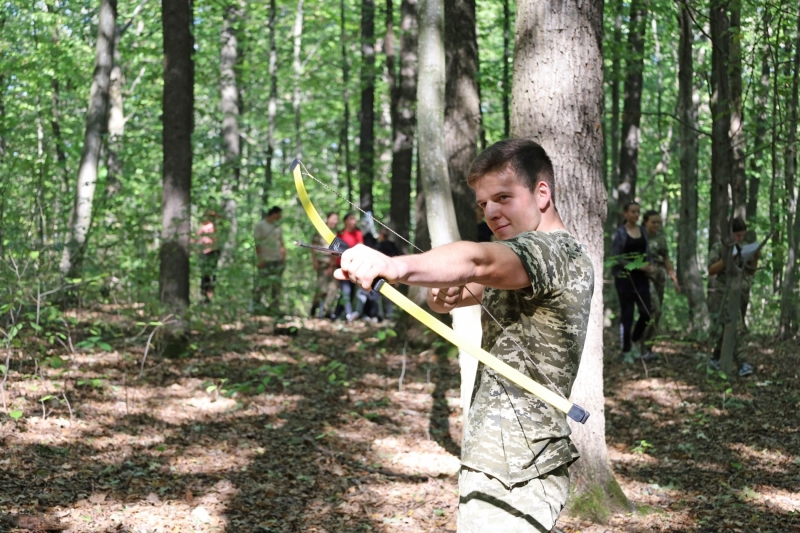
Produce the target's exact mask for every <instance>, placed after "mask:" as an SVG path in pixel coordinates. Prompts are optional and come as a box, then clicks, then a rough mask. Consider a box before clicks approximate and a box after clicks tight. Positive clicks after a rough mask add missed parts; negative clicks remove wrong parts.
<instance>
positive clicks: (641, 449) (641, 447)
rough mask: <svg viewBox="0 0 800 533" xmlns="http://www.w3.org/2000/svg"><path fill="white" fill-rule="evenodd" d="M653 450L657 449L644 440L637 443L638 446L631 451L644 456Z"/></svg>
mask: <svg viewBox="0 0 800 533" xmlns="http://www.w3.org/2000/svg"><path fill="white" fill-rule="evenodd" d="M651 449H655V447H654V446H653V445H652V444H650V443H649V442H647V441H646V440H644V439H642V440H640V441H638V442H637V443H636V445H635V446H634V447H633V448H632V449H631V451H632V452H633V453H638V454H644V453H647V450H651Z"/></svg>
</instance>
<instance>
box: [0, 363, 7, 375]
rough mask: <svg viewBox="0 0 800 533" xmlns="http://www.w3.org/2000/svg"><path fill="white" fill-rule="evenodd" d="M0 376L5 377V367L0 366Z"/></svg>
mask: <svg viewBox="0 0 800 533" xmlns="http://www.w3.org/2000/svg"><path fill="white" fill-rule="evenodd" d="M0 374H3V375H4V376H5V375H6V365H0Z"/></svg>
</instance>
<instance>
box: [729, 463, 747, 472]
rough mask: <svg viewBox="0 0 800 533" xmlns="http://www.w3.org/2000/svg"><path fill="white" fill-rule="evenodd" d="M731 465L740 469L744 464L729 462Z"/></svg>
mask: <svg viewBox="0 0 800 533" xmlns="http://www.w3.org/2000/svg"><path fill="white" fill-rule="evenodd" d="M731 466H732V467H734V468H735V469H736V470H741V469H742V468H744V465H743V464H742V463H731Z"/></svg>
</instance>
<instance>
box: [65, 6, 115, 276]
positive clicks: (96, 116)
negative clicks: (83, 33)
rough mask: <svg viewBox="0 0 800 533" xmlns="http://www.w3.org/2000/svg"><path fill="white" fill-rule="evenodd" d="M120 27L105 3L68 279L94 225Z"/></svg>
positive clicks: (79, 265)
mask: <svg viewBox="0 0 800 533" xmlns="http://www.w3.org/2000/svg"><path fill="white" fill-rule="evenodd" d="M116 25H117V0H101V2H100V23H99V25H98V28H97V52H96V55H95V63H94V76H93V78H92V87H91V90H90V92H89V109H88V111H87V113H86V130H85V133H84V137H83V150H82V151H81V161H80V165H79V167H78V183H77V186H76V188H75V203H74V204H73V206H72V215H71V216H70V224H69V237H68V240H67V246H65V247H64V252H63V254H62V256H61V266H60V270H61V274H62V275H63V276H65V277H67V278H80V277H81V270H82V266H83V255H84V253H85V251H86V240H87V235H88V233H89V228H90V227H91V225H92V205H93V203H94V191H95V188H96V187H97V168H98V165H99V163H100V150H101V148H102V145H103V134H104V133H105V132H106V128H107V126H108V101H109V87H110V81H111V68H112V66H113V58H114V32H115V30H116Z"/></svg>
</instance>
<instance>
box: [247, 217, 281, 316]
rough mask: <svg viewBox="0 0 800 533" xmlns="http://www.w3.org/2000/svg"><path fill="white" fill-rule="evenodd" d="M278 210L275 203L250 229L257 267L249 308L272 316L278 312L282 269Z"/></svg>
mask: <svg viewBox="0 0 800 533" xmlns="http://www.w3.org/2000/svg"><path fill="white" fill-rule="evenodd" d="M282 211H283V210H282V209H281V208H280V207H277V206H274V207H272V208H270V210H269V211H267V214H266V215H265V216H264V218H262V219H261V220H259V221H258V223H257V224H256V227H255V230H254V231H253V239H254V240H255V243H256V264H257V266H258V274H257V275H256V283H255V294H254V295H253V300H254V302H253V310H254V312H256V313H266V314H270V315H273V316H274V315H277V314H279V312H280V297H281V277H282V276H283V270H284V268H286V248H285V247H284V245H283V232H282V231H281V228H280V226H279V225H278V222H279V221H280V219H281V213H282Z"/></svg>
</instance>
